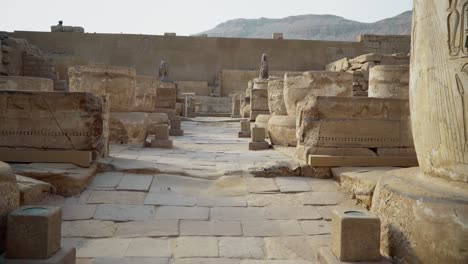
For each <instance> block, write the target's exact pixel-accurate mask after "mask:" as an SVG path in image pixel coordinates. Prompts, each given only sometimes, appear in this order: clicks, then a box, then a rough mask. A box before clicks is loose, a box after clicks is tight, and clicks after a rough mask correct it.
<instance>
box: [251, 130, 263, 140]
mask: <svg viewBox="0 0 468 264" xmlns="http://www.w3.org/2000/svg"><path fill="white" fill-rule="evenodd" d="M265 136H266V133H265V128H263V127H252V141H253V142H265Z"/></svg>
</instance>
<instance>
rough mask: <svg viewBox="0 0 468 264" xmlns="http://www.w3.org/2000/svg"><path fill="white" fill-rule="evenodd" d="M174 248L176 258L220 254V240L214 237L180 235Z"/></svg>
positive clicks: (174, 243) (215, 255)
mask: <svg viewBox="0 0 468 264" xmlns="http://www.w3.org/2000/svg"><path fill="white" fill-rule="evenodd" d="M172 248H173V252H174V257H175V258H189V257H192V258H194V257H202V258H203V257H217V256H218V240H217V239H216V238H214V237H179V238H177V239H176V240H175V241H174V242H173V245H172Z"/></svg>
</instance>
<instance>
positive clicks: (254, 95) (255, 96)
mask: <svg viewBox="0 0 468 264" xmlns="http://www.w3.org/2000/svg"><path fill="white" fill-rule="evenodd" d="M250 110H251V111H268V112H269V111H270V109H269V108H268V90H267V89H252V90H250Z"/></svg>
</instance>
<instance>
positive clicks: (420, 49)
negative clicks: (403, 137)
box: [410, 0, 468, 183]
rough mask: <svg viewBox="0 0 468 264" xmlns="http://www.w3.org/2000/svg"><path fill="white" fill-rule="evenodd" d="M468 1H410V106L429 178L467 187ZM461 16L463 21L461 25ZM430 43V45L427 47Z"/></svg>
mask: <svg viewBox="0 0 468 264" xmlns="http://www.w3.org/2000/svg"><path fill="white" fill-rule="evenodd" d="M466 4H467V1H466V0H464V1H461V0H460V1H437V0H428V1H426V0H416V1H414V6H415V8H416V10H415V16H414V18H413V19H414V25H413V37H412V40H413V42H412V48H411V50H412V54H411V58H412V61H411V68H410V71H411V73H410V75H411V76H414V77H415V78H411V80H410V101H411V104H410V105H411V118H412V126H413V132H414V134H415V135H417V136H416V137H415V138H414V145H415V148H416V152H417V153H418V159H419V164H420V167H421V169H422V170H423V171H424V172H425V173H426V174H428V175H431V176H437V177H442V178H445V179H448V180H453V181H460V182H465V183H466V182H468V147H467V146H468V98H467V96H468V92H467V89H468V88H467V87H468V56H467V54H468V48H467V47H468V44H467V42H468V40H467V37H466V35H467V29H468V28H467V27H468V26H467V25H466V19H465V18H466V17H467V15H468V14H467V11H466ZM461 14H464V15H463V17H464V18H463V19H461ZM428 43H430V45H428Z"/></svg>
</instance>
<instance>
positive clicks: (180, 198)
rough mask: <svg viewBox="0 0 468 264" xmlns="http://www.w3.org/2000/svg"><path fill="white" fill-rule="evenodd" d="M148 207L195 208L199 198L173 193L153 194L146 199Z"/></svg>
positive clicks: (149, 194)
mask: <svg viewBox="0 0 468 264" xmlns="http://www.w3.org/2000/svg"><path fill="white" fill-rule="evenodd" d="M145 204H146V205H165V206H195V205H196V204H197V198H195V197H192V196H185V195H182V194H178V193H175V192H171V191H161V192H151V193H148V195H147V196H146V199H145Z"/></svg>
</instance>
